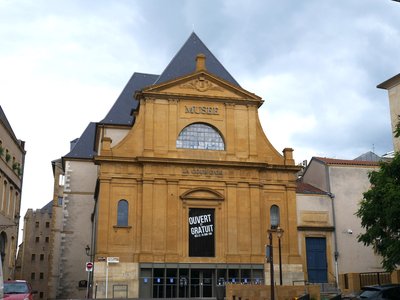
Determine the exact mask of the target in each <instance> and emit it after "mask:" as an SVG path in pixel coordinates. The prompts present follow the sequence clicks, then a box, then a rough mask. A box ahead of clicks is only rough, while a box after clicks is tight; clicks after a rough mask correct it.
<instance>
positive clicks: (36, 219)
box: [16, 201, 53, 299]
mask: <svg viewBox="0 0 400 300" xmlns="http://www.w3.org/2000/svg"><path fill="white" fill-rule="evenodd" d="M52 206H53V202H52V201H51V202H49V203H48V204H47V205H46V206H44V207H43V208H41V209H37V210H32V209H28V210H27V212H26V214H25V217H24V232H23V241H24V242H23V244H22V246H21V248H20V253H19V256H20V268H19V272H18V276H16V279H23V280H27V281H29V282H30V283H31V285H32V288H33V290H35V291H37V296H36V298H37V299H47V286H48V269H49V252H50V251H49V249H50V247H49V245H50V235H51V215H52Z"/></svg>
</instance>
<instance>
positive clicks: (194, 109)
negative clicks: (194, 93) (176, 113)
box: [185, 105, 219, 115]
mask: <svg viewBox="0 0 400 300" xmlns="http://www.w3.org/2000/svg"><path fill="white" fill-rule="evenodd" d="M185 113H186V114H203V115H219V112H218V107H212V106H195V105H193V106H186V105H185Z"/></svg>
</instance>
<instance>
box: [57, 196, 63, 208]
mask: <svg viewBox="0 0 400 300" xmlns="http://www.w3.org/2000/svg"><path fill="white" fill-rule="evenodd" d="M62 203H63V197H60V196H58V206H61V205H62Z"/></svg>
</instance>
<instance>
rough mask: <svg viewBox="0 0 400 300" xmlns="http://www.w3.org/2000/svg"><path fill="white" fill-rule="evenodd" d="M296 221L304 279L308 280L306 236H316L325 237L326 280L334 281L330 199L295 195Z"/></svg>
mask: <svg viewBox="0 0 400 300" xmlns="http://www.w3.org/2000/svg"><path fill="white" fill-rule="evenodd" d="M296 200H297V222H298V228H299V234H298V242H299V249H300V254H301V257H302V258H303V269H304V270H305V279H306V280H308V273H307V272H306V270H307V260H306V242H305V241H306V238H308V237H318V238H325V239H326V244H327V247H326V258H327V263H328V282H330V283H335V282H336V268H335V261H334V257H335V254H334V252H335V238H334V234H335V233H334V221H333V214H332V200H331V198H330V197H329V196H328V195H318V194H302V193H298V194H297V195H296Z"/></svg>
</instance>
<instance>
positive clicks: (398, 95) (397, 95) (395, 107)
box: [388, 80, 400, 151]
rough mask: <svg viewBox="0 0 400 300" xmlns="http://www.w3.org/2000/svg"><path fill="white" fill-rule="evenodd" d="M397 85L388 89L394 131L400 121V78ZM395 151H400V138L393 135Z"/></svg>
mask: <svg viewBox="0 0 400 300" xmlns="http://www.w3.org/2000/svg"><path fill="white" fill-rule="evenodd" d="M398 81H399V82H398V83H397V85H394V86H393V87H391V88H390V89H389V90H388V94H389V107H390V120H391V124H392V132H394V130H395V128H396V125H397V123H398V122H399V115H400V80H398ZM393 147H394V151H400V138H396V137H394V135H393Z"/></svg>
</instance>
